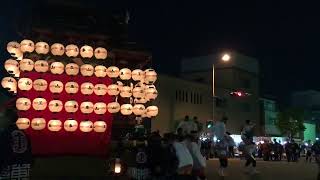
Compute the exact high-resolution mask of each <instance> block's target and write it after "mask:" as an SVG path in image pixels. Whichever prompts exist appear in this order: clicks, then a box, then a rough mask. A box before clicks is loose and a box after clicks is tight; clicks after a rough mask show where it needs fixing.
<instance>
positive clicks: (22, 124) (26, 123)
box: [16, 118, 30, 130]
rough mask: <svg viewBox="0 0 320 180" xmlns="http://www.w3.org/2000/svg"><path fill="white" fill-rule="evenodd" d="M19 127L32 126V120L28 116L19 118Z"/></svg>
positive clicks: (17, 123)
mask: <svg viewBox="0 0 320 180" xmlns="http://www.w3.org/2000/svg"><path fill="white" fill-rule="evenodd" d="M16 125H17V127H18V129H21V130H23V129H28V128H29V126H30V120H29V119H28V118H18V119H17V121H16Z"/></svg>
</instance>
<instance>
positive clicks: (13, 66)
mask: <svg viewBox="0 0 320 180" xmlns="http://www.w3.org/2000/svg"><path fill="white" fill-rule="evenodd" d="M4 68H5V69H6V71H7V72H8V73H9V74H13V75H14V76H15V77H18V76H16V75H19V74H20V70H19V63H18V61H16V60H12V59H8V60H6V62H4Z"/></svg>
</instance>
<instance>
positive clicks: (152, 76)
mask: <svg viewBox="0 0 320 180" xmlns="http://www.w3.org/2000/svg"><path fill="white" fill-rule="evenodd" d="M156 80H157V73H156V71H155V70H154V69H146V70H145V83H146V84H153V83H154V82H156Z"/></svg>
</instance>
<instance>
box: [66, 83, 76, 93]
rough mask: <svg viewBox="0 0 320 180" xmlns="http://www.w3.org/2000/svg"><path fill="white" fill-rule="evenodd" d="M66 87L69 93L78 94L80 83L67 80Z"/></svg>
mask: <svg viewBox="0 0 320 180" xmlns="http://www.w3.org/2000/svg"><path fill="white" fill-rule="evenodd" d="M65 89H66V92H67V93H68V94H76V93H77V92H78V91H79V85H78V83H76V82H67V83H66V85H65Z"/></svg>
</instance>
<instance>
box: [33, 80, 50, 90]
mask: <svg viewBox="0 0 320 180" xmlns="http://www.w3.org/2000/svg"><path fill="white" fill-rule="evenodd" d="M47 87H48V83H47V81H46V80H44V79H36V80H35V81H33V89H34V90H36V91H45V90H46V89H47Z"/></svg>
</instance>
